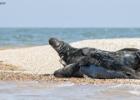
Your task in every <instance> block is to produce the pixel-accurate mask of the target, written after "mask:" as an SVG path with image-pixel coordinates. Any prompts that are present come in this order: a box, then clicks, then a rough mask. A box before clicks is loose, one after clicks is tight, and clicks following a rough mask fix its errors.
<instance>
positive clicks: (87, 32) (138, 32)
mask: <svg viewBox="0 0 140 100" xmlns="http://www.w3.org/2000/svg"><path fill="white" fill-rule="evenodd" d="M50 37H57V38H59V39H63V40H65V41H67V42H74V41H79V40H85V39H102V38H105V39H106V38H135V37H140V28H0V47H1V48H2V47H21V46H35V45H46V44H48V39H49V38H50Z"/></svg>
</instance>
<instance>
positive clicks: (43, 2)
mask: <svg viewBox="0 0 140 100" xmlns="http://www.w3.org/2000/svg"><path fill="white" fill-rule="evenodd" d="M1 1H5V2H6V4H5V5H0V27H140V0H0V2H1Z"/></svg>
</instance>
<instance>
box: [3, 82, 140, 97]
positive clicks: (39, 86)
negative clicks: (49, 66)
mask: <svg viewBox="0 0 140 100" xmlns="http://www.w3.org/2000/svg"><path fill="white" fill-rule="evenodd" d="M0 100H140V85H131V84H125V85H124V84H106V85H93V84H92V85H76V84H74V83H70V82H64V83H61V84H60V83H59V84H58V83H49V82H37V81H25V82H21V81H20V82H18V81H10V82H4V81H1V82H0Z"/></svg>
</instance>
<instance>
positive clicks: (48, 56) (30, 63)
mask: <svg viewBox="0 0 140 100" xmlns="http://www.w3.org/2000/svg"><path fill="white" fill-rule="evenodd" d="M71 45H72V46H74V47H77V48H81V47H94V48H98V49H102V50H109V51H115V50H119V49H122V48H139V49H140V38H133V39H127V38H126V39H99V40H84V41H79V42H74V43H71ZM59 59H60V58H59V56H58V55H57V53H56V52H55V51H54V50H53V49H52V48H51V47H50V46H49V45H45V46H35V47H25V48H15V49H4V50H0V80H9V79H12V77H13V78H14V79H16V80H20V79H21V80H22V79H23V80H24V78H25V79H29V80H34V79H35V80H43V79H44V80H61V81H65V80H66V81H72V82H73V81H74V82H76V80H77V78H70V79H64V78H62V79H58V78H54V77H53V76H51V78H52V79H50V76H49V75H51V74H53V72H54V71H55V70H57V69H59V68H61V67H63V66H62V65H61V63H60V62H59ZM44 75H45V76H44ZM34 76H35V77H34ZM78 80H79V83H80V82H83V83H84V82H85V81H87V79H84V78H82V79H78ZM78 80H77V81H78ZM98 82H99V83H104V82H105V83H108V82H109V83H110V82H111V83H115V82H118V83H121V82H122V83H125V82H126V83H127V82H129V83H131V82H132V83H140V81H139V80H125V81H124V82H123V81H122V80H120V79H119V80H115V79H114V80H100V81H99V80H93V79H90V80H88V81H87V82H85V83H95V84H96V83H98Z"/></svg>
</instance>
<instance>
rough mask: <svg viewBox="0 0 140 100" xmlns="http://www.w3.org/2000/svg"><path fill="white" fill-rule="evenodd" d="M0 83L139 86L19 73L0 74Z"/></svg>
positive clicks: (127, 81) (133, 81) (119, 81)
mask: <svg viewBox="0 0 140 100" xmlns="http://www.w3.org/2000/svg"><path fill="white" fill-rule="evenodd" d="M0 81H38V82H53V83H66V82H70V83H74V84H76V85H86V84H87V85H88V84H93V85H96V84H98V85H101V84H102V85H106V84H135V85H140V80H138V79H91V78H74V77H71V78H56V77H54V76H53V75H45V74H44V75H38V74H27V73H26V74H25V73H21V72H17V73H13V72H0Z"/></svg>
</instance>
